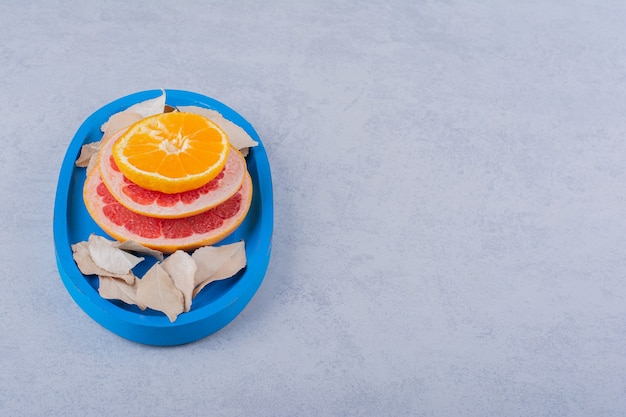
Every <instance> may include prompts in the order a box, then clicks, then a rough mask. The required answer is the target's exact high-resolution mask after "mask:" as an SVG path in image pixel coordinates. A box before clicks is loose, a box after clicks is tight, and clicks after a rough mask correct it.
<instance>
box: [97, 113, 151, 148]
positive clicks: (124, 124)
mask: <svg viewBox="0 0 626 417" xmlns="http://www.w3.org/2000/svg"><path fill="white" fill-rule="evenodd" d="M143 118H144V116H142V115H141V114H139V113H137V112H134V111H132V110H124V111H121V112H119V113H115V114H114V115H113V116H111V117H110V118H109V121H108V122H107V123H106V129H105V130H104V135H102V140H101V141H102V143H104V142H105V141H107V140H109V138H111V137H113V136H115V134H116V133H117V132H119V131H120V130H122V129H126V128H128V127H130V125H132V124H133V123H135V122H138V121H139V120H141V119H143Z"/></svg>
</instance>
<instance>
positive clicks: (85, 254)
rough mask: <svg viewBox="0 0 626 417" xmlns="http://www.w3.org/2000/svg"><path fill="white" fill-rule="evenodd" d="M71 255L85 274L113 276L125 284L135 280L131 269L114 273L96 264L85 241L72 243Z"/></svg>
mask: <svg viewBox="0 0 626 417" xmlns="http://www.w3.org/2000/svg"><path fill="white" fill-rule="evenodd" d="M72 257H73V258H74V261H75V262H76V265H77V266H78V269H79V270H80V272H82V273H83V274H85V275H106V276H112V277H113V278H118V279H121V280H123V281H124V282H126V283H127V284H132V283H133V282H135V274H133V272H132V271H129V272H126V273H123V274H114V273H112V272H109V271H106V270H105V269H103V268H100V267H99V266H98V265H96V263H95V262H94V261H93V259H91V254H90V253H89V248H88V243H87V242H78V243H75V244H73V245H72Z"/></svg>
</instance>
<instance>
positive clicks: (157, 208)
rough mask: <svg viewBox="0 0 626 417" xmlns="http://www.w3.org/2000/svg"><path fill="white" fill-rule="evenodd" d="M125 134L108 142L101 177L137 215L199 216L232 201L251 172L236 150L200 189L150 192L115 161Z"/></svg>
mask: <svg viewBox="0 0 626 417" xmlns="http://www.w3.org/2000/svg"><path fill="white" fill-rule="evenodd" d="M122 133H123V132H120V133H118V134H117V135H115V136H113V137H112V138H111V139H109V140H107V141H106V142H105V143H104V144H103V145H102V149H101V150H100V156H99V158H100V160H99V167H100V174H101V175H102V181H103V182H104V184H105V185H106V186H107V188H108V189H109V191H110V192H111V194H113V196H114V197H115V199H116V200H117V201H118V202H119V203H120V204H121V205H123V206H124V207H126V208H127V209H129V210H130V211H133V212H135V213H138V214H141V215H144V216H149V217H158V218H162V219H174V218H180V217H188V216H191V215H194V214H199V213H202V212H204V211H207V210H209V209H212V208H213V207H215V206H217V205H219V204H221V203H222V202H224V201H226V200H228V199H229V198H230V197H232V196H233V195H235V193H236V192H237V190H239V188H241V184H242V183H243V179H244V174H245V172H246V170H247V167H246V160H245V159H244V157H243V155H242V154H241V152H239V151H237V150H236V149H234V148H232V149H231V151H230V152H229V153H228V157H227V159H226V164H225V166H224V169H223V170H222V171H221V172H220V173H219V174H218V175H217V177H215V178H213V179H212V180H211V181H209V182H208V183H206V184H205V185H203V186H202V187H200V188H197V189H193V190H189V191H185V192H182V193H174V194H166V193H163V192H161V191H154V190H148V189H146V188H143V187H140V186H139V185H137V184H135V183H133V182H132V181H130V180H129V179H128V178H126V177H125V176H124V174H122V173H121V172H120V170H119V169H118V167H117V164H116V163H115V160H114V158H113V144H114V143H115V141H116V140H117V139H119V137H120V136H121V134H122Z"/></svg>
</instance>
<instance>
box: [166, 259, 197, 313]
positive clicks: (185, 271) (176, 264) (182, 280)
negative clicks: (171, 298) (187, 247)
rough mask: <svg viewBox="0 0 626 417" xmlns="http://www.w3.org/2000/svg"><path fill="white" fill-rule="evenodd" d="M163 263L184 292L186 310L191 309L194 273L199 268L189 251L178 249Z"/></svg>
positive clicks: (177, 286) (175, 283)
mask: <svg viewBox="0 0 626 417" xmlns="http://www.w3.org/2000/svg"><path fill="white" fill-rule="evenodd" d="M161 265H162V266H163V269H165V271H166V272H167V273H168V274H169V275H170V277H171V278H172V280H173V281H174V285H176V288H178V289H179V290H180V291H181V292H182V294H183V297H184V299H185V312H187V311H189V310H190V309H191V300H192V299H193V289H194V287H195V285H194V275H195V273H196V269H197V266H196V263H195V261H194V260H193V258H192V257H191V256H190V255H189V254H188V253H187V252H184V251H182V250H177V251H176V252H174V253H173V254H171V255H170V256H168V257H167V258H166V259H165V260H164V261H163V262H162V264H161Z"/></svg>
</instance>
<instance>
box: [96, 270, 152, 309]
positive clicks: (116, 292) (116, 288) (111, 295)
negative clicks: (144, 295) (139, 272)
mask: <svg viewBox="0 0 626 417" xmlns="http://www.w3.org/2000/svg"><path fill="white" fill-rule="evenodd" d="M98 278H99V279H100V287H99V288H98V293H99V294H100V296H101V297H102V298H106V299H107V300H121V301H123V302H125V303H126V304H134V305H137V306H138V307H139V308H140V309H142V310H145V309H146V305H145V304H143V303H141V302H139V300H138V299H137V280H133V282H132V283H126V282H124V281H121V280H119V279H116V278H113V277H107V276H99V277H98Z"/></svg>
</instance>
